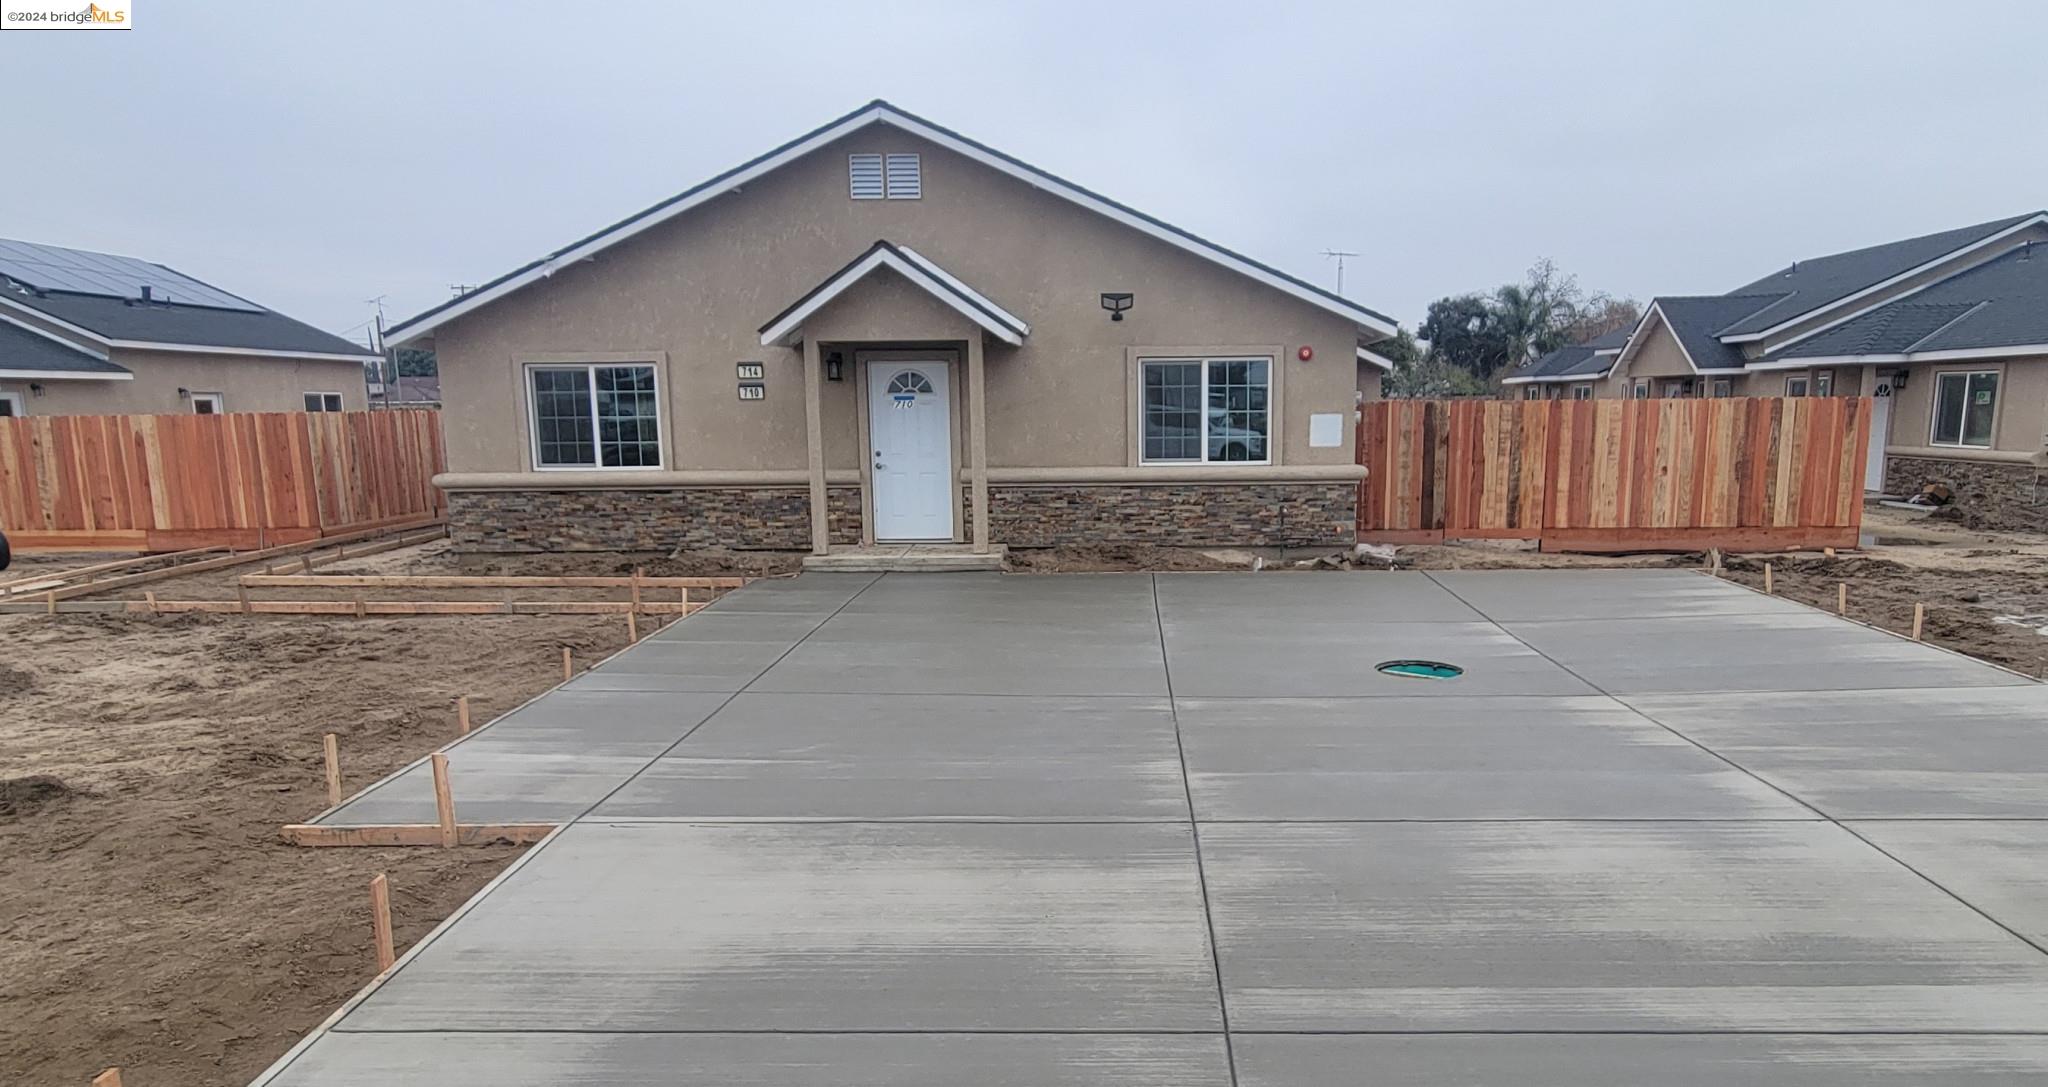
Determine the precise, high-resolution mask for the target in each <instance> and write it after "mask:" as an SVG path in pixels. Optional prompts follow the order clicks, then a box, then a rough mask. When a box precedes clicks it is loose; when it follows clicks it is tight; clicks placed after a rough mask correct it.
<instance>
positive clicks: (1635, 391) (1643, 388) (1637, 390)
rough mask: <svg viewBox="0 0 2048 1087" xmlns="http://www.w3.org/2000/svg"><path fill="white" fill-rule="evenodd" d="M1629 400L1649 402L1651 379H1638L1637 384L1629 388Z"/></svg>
mask: <svg viewBox="0 0 2048 1087" xmlns="http://www.w3.org/2000/svg"><path fill="white" fill-rule="evenodd" d="M1628 398H1629V399H1630V400H1648V399H1649V398H1650V379H1649V378H1638V379H1637V380H1636V382H1635V384H1634V385H1632V386H1630V387H1629V391H1628Z"/></svg>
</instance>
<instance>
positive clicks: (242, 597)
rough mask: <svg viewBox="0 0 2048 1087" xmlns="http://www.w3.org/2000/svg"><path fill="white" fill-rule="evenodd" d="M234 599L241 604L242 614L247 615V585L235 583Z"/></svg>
mask: <svg viewBox="0 0 2048 1087" xmlns="http://www.w3.org/2000/svg"><path fill="white" fill-rule="evenodd" d="M235 599H237V600H239V601H241V602H242V614H243V615H247V614H249V587H248V586H247V585H244V584H242V583H241V582H239V581H237V582H235Z"/></svg>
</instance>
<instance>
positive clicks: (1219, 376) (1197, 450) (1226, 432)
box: [1140, 358, 1273, 464]
mask: <svg viewBox="0 0 2048 1087" xmlns="http://www.w3.org/2000/svg"><path fill="white" fill-rule="evenodd" d="M1272 373H1273V360H1271V359H1263V358H1259V359H1145V360H1143V361H1142V362H1141V363H1140V384H1141V385H1142V386H1143V389H1142V392H1143V400H1142V406H1141V408H1140V411H1141V412H1142V413H1143V415H1144V418H1143V419H1141V420H1140V423H1141V425H1142V426H1143V427H1144V433H1143V438H1142V448H1141V453H1142V457H1141V459H1142V460H1143V461H1144V463H1146V464H1202V463H1247V464H1266V463H1270V462H1271V460H1272V450H1271V446H1270V439H1269V435H1270V434H1271V431H1272V423H1273V409H1272Z"/></svg>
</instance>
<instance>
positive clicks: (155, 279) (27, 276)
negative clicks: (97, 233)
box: [0, 239, 263, 313]
mask: <svg viewBox="0 0 2048 1087" xmlns="http://www.w3.org/2000/svg"><path fill="white" fill-rule="evenodd" d="M0 275H4V276H7V277H9V278H11V279H15V280H19V281H20V282H22V283H26V284H28V285H29V286H31V287H34V288H36V289H37V290H41V291H68V292H71V293H73V294H96V295H105V296H107V297H109V298H135V297H139V296H140V295H141V294H142V288H143V287H145V286H146V287H148V288H149V289H150V297H151V298H154V299H156V300H157V301H161V302H176V303H182V304H184V305H188V306H213V307H215V308H217V309H233V310H244V311H246V312H249V313H262V312H263V307H261V306H257V305H252V304H250V303H248V302H246V301H243V300H242V299H240V298H236V297H235V296H234V295H231V294H229V293H227V292H226V291H223V290H220V289H219V288H216V287H209V286H207V285H206V284H204V283H201V282H199V281H198V280H196V279H193V278H192V277H190V276H184V275H179V274H178V273H176V272H173V271H171V270H170V269H169V268H166V267H164V266H163V265H161V264H151V263H149V262H148V261H146V260H136V259H135V258H134V257H119V256H115V255H114V254H112V253H93V252H89V251H87V250H84V249H66V248H64V247H62V246H56V245H37V244H35V243H33V242H17V241H8V240H6V239H0Z"/></svg>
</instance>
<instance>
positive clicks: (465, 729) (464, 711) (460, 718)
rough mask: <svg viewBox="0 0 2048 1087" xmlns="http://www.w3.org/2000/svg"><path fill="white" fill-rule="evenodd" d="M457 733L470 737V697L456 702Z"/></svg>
mask: <svg viewBox="0 0 2048 1087" xmlns="http://www.w3.org/2000/svg"><path fill="white" fill-rule="evenodd" d="M455 731H456V732H458V733H460V734H461V735H464V736H467V735H469V696H468V695H463V696H462V697H460V698H457V699H456V700H455Z"/></svg>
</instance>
